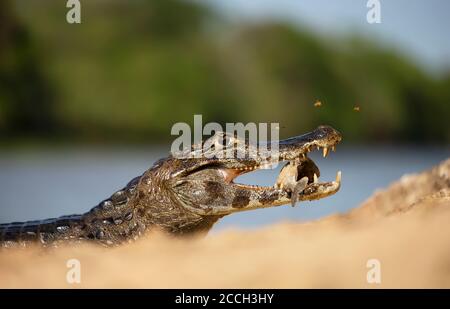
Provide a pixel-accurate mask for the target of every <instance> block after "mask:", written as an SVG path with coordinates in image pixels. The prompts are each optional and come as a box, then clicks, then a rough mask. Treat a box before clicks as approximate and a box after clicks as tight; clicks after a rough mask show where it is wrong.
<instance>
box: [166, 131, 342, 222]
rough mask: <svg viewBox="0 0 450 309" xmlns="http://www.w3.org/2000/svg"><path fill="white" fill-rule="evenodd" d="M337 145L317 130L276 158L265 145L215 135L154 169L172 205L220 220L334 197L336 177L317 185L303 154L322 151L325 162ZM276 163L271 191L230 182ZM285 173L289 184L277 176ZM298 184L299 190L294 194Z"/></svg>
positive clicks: (285, 144)
mask: <svg viewBox="0 0 450 309" xmlns="http://www.w3.org/2000/svg"><path fill="white" fill-rule="evenodd" d="M341 139H342V137H341V134H340V133H339V132H338V131H336V130H335V129H333V128H332V127H330V126H320V127H318V128H317V129H315V130H314V131H312V132H309V133H306V134H303V135H300V136H296V137H292V138H288V139H285V140H281V141H279V146H278V152H277V151H272V152H270V150H274V148H271V147H270V144H267V143H266V144H262V143H260V144H252V143H250V142H249V141H248V140H247V139H241V138H239V137H236V136H234V135H230V134H228V133H223V132H219V133H216V134H215V135H214V136H212V137H211V138H209V139H207V140H206V141H205V142H203V143H201V144H199V145H194V146H193V147H192V148H191V149H189V150H188V151H184V152H179V153H177V154H173V155H172V156H171V157H170V158H169V159H168V160H165V161H164V162H161V163H159V164H161V165H164V168H163V169H164V170H165V172H164V175H159V176H163V177H162V178H163V179H162V180H163V181H162V182H163V184H162V186H163V187H164V189H166V190H168V191H170V196H171V199H172V201H173V203H174V204H177V205H178V206H181V207H183V208H185V209H186V210H189V211H191V212H194V213H196V214H199V215H202V216H208V215H215V216H223V215H227V214H230V213H233V212H238V211H244V210H251V209H256V208H266V207H272V206H279V205H283V204H289V203H291V201H292V200H293V198H294V197H293V194H295V195H296V196H295V200H298V201H306V200H316V199H320V198H324V197H327V196H329V195H332V194H334V193H336V192H337V191H338V190H339V188H340V184H341V176H340V172H338V173H337V176H336V179H335V180H334V181H328V182H319V181H318V177H319V176H320V171H319V169H318V167H317V166H316V164H315V163H314V162H313V161H312V160H311V159H310V158H308V153H309V152H311V151H314V150H322V151H323V156H324V157H325V156H327V154H328V152H329V150H335V146H336V144H338V143H339V142H340V141H341ZM261 149H267V150H268V152H267V151H262V150H261ZM268 153H270V154H271V155H270V156H269V155H268ZM274 153H275V154H276V155H274ZM230 154H232V155H230ZM279 162H286V163H285V164H286V165H285V167H284V168H283V170H282V172H281V173H280V176H279V179H278V181H277V183H276V184H275V185H274V186H273V187H265V186H254V185H247V184H239V183H236V182H235V181H234V180H235V178H236V177H238V176H239V175H242V174H245V173H250V172H253V171H256V170H259V169H267V168H273V167H274V166H276V164H278V163H279ZM159 164H157V165H159ZM157 167H158V168H161V167H162V166H157ZM288 168H289V169H290V170H292V171H293V173H292V175H291V177H290V178H289V177H287V178H289V179H290V180H285V179H284V178H283V177H284V176H285V175H284V174H288V173H285V172H283V171H284V170H285V169H288ZM281 174H283V175H281ZM300 180H303V186H301V188H300V189H299V190H294V187H295V185H296V183H298V182H300ZM297 187H298V186H297Z"/></svg>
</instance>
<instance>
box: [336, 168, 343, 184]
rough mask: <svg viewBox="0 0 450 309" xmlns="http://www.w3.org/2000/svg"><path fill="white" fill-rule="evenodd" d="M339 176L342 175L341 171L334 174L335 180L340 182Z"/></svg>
mask: <svg viewBox="0 0 450 309" xmlns="http://www.w3.org/2000/svg"><path fill="white" fill-rule="evenodd" d="M341 176H342V172H341V171H338V172H337V174H336V182H337V183H341Z"/></svg>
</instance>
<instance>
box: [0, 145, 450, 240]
mask: <svg viewBox="0 0 450 309" xmlns="http://www.w3.org/2000/svg"><path fill="white" fill-rule="evenodd" d="M162 149H168V148H162V147H155V148H130V147H123V148H102V149H99V148H95V149H94V148H82V149H79V148H77V149H68V148H65V149H54V148H51V149H46V150H43V149H39V150H30V149H27V150H22V151H20V150H0V222H1V223H3V222H10V221H23V220H35V219H44V218H47V217H57V216H60V215H64V214H72V213H82V212H85V211H87V210H88V209H90V208H91V207H92V206H95V205H96V204H97V203H98V202H100V201H101V200H103V199H104V198H106V197H108V196H109V195H110V194H111V193H113V192H114V191H115V190H117V189H120V188H121V187H123V186H124V185H125V184H126V183H127V182H128V181H129V180H131V179H132V178H133V177H135V176H137V175H140V174H142V173H143V172H144V171H145V170H146V169H147V168H148V167H150V166H151V165H152V164H153V162H154V161H155V160H157V159H159V158H161V157H164V156H165V155H166V154H167V151H163V150H162ZM311 157H312V158H313V160H314V161H315V162H316V163H317V165H318V166H319V168H320V170H321V177H320V179H322V180H329V179H334V178H335V175H336V172H337V171H338V170H341V171H342V187H341V190H340V191H339V192H338V193H337V194H336V195H334V196H331V197H328V198H326V199H323V200H319V201H314V202H303V203H298V204H297V207H295V208H292V207H291V206H282V207H274V208H270V209H262V210H256V211H250V212H242V213H238V214H233V215H231V216H227V217H225V218H223V219H222V220H221V221H220V222H219V223H218V224H217V225H216V226H215V227H214V231H218V230H221V229H224V228H230V227H239V228H255V227H260V226H262V225H267V224H270V223H274V222H279V221H286V220H296V221H306V220H311V219H316V218H320V217H323V216H326V215H329V214H333V213H338V212H340V213H342V212H345V211H347V210H349V209H351V208H353V207H356V206H357V205H358V204H359V203H361V202H363V201H364V200H365V199H366V198H367V197H369V196H370V195H371V194H372V193H373V192H374V191H376V190H377V189H381V188H384V187H386V186H388V185H389V184H390V183H391V182H393V181H395V180H397V179H398V178H399V177H401V176H402V175H403V174H405V173H414V172H419V171H421V170H424V169H427V168H430V167H432V166H433V165H435V164H438V163H439V162H440V161H442V160H444V159H446V158H448V157H450V149H449V148H439V147H373V148H370V147H344V146H342V147H339V148H338V151H337V152H335V153H333V152H332V153H331V154H330V155H329V156H328V157H327V158H325V159H324V158H322V157H321V156H320V155H319V153H318V152H315V153H313V154H312V155H311ZM279 169H280V167H278V168H277V169H275V170H263V171H256V172H253V173H250V174H247V175H243V176H241V177H239V178H237V180H235V181H236V182H243V183H249V184H257V185H273V183H274V181H275V179H276V177H277V175H278V172H279Z"/></svg>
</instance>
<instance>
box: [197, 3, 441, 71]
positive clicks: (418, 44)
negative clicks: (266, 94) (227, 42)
mask: <svg viewBox="0 0 450 309" xmlns="http://www.w3.org/2000/svg"><path fill="white" fill-rule="evenodd" d="M197 1H198V2H201V3H207V4H208V5H210V6H211V7H213V8H214V9H216V10H217V11H218V12H220V13H221V14H223V15H225V16H227V17H228V18H229V19H230V20H233V21H241V20H247V21H248V20H250V21H251V20H258V19H268V18H269V19H282V20H288V21H290V22H292V23H295V24H298V25H299V26H306V27H308V28H310V29H312V30H314V31H317V32H319V33H321V34H325V35H341V34H348V33H356V34H360V35H362V36H364V37H366V38H368V39H375V40H377V41H381V42H383V43H385V44H386V45H389V46H391V47H393V48H395V49H398V50H400V51H402V52H404V53H407V54H409V55H410V56H411V57H412V58H413V59H415V60H416V61H418V63H420V64H421V65H423V66H424V67H426V68H427V69H429V70H430V71H437V72H439V71H444V69H450V33H449V30H450V1H449V0H428V1H425V0H380V3H381V24H369V23H367V21H366V14H367V11H368V10H369V9H368V8H367V7H366V4H367V0H339V1H338V0H336V1H331V0H314V1H312V0H311V1H305V0H303V1H302V0H197Z"/></svg>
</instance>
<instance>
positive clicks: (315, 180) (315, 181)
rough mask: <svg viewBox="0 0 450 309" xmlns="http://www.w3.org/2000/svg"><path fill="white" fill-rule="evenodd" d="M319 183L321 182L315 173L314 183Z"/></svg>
mask: <svg viewBox="0 0 450 309" xmlns="http://www.w3.org/2000/svg"><path fill="white" fill-rule="evenodd" d="M318 182H319V180H318V178H317V175H316V173H314V183H318Z"/></svg>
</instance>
